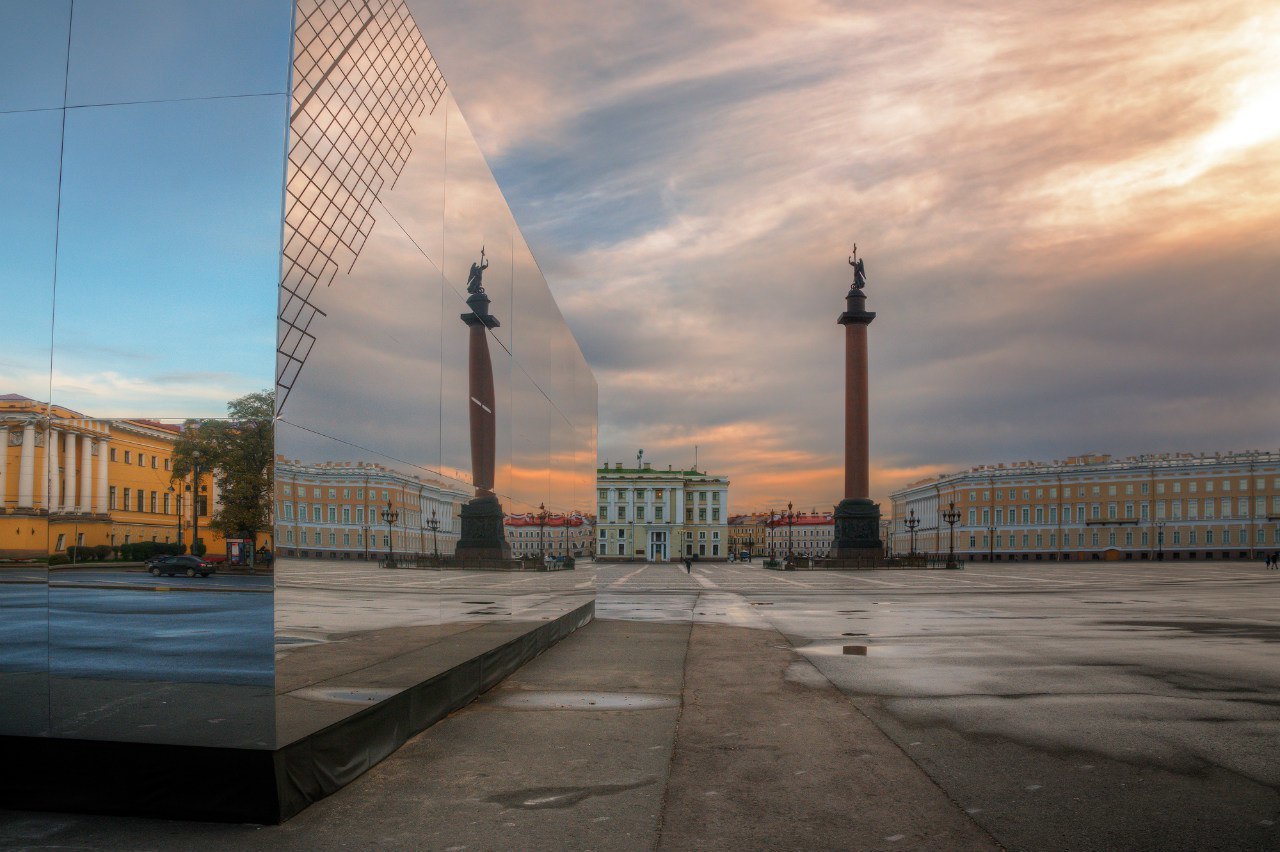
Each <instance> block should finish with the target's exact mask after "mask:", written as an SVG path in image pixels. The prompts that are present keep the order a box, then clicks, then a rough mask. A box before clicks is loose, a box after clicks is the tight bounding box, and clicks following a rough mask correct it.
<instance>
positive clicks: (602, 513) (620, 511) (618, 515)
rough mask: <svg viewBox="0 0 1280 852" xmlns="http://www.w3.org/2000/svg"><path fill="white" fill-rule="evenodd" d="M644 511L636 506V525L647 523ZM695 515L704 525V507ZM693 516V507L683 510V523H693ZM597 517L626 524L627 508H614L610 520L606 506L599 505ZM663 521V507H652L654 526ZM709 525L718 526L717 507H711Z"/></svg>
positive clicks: (642, 507) (705, 520) (718, 511)
mask: <svg viewBox="0 0 1280 852" xmlns="http://www.w3.org/2000/svg"><path fill="white" fill-rule="evenodd" d="M645 509H646V507H645V506H636V521H637V523H643V522H647V521H648V517H647V513H646V511H645ZM697 515H698V521H699V522H700V523H704V524H705V523H706V522H707V510H706V508H705V507H699V508H698V510H697ZM693 516H694V509H693V507H692V506H689V507H686V508H685V510H684V519H685V523H693V522H694V521H693ZM599 517H600V520H602V521H609V520H613V521H616V522H618V523H626V522H627V507H626V506H617V507H615V511H614V513H613V517H612V518H610V517H609V507H608V506H606V505H601V506H600V510H599ZM665 520H666V519H665V515H664V513H663V507H662V506H654V507H653V522H654V523H655V524H661V523H664V522H665ZM711 523H713V524H718V523H720V509H719V508H718V507H712V509H711Z"/></svg>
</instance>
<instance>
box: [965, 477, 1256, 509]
mask: <svg viewBox="0 0 1280 852" xmlns="http://www.w3.org/2000/svg"><path fill="white" fill-rule="evenodd" d="M1233 481H1234V482H1235V483H1236V485H1237V490H1239V491H1248V490H1249V480H1248V478H1244V479H1236V480H1231V479H1222V480H1213V479H1205V480H1198V479H1190V480H1188V481H1187V493H1188V494H1195V493H1196V490H1197V489H1198V488H1199V487H1200V486H1201V485H1203V486H1204V493H1206V494H1212V493H1213V490H1214V487H1215V482H1216V483H1217V487H1218V488H1219V490H1221V491H1230V490H1231V483H1232V482H1233ZM1135 485H1136V486H1137V489H1138V493H1139V494H1149V493H1150V489H1151V483H1150V482H1138V483H1133V482H1126V483H1125V484H1124V493H1125V495H1132V494H1133V493H1134V486H1135ZM1155 486H1156V493H1157V494H1164V493H1165V486H1166V483H1165V482H1164V481H1163V480H1162V481H1159V482H1156V484H1155ZM1168 486H1169V491H1170V492H1171V493H1173V494H1181V493H1182V481H1181V480H1174V481H1172V482H1170V483H1168ZM1073 487H1074V490H1075V494H1074V495H1073V494H1072V489H1073ZM1266 487H1267V480H1266V479H1265V478H1264V477H1256V478H1255V479H1254V488H1255V489H1256V490H1258V491H1262V490H1264V489H1266ZM1272 487H1273V488H1275V489H1280V476H1278V477H1275V478H1274V479H1273V480H1272ZM1086 488H1087V489H1088V494H1086V493H1085V489H1086ZM1102 488H1103V486H1101V485H1090V486H1084V485H1080V486H1064V487H1063V489H1062V496H1063V497H1064V498H1067V497H1072V496H1075V497H1089V496H1092V497H1101V496H1102ZM1118 488H1120V486H1119V485H1108V486H1106V489H1107V496H1108V497H1116V496H1119V495H1118V492H1117V489H1118ZM1031 491H1032V489H1030V488H1023V489H1022V499H1023V500H1030V499H1031ZM1046 492H1047V493H1048V496H1049V499H1056V498H1057V496H1058V489H1057V488H1048V489H1045V488H1036V489H1035V494H1036V498H1037V499H1043V498H1044V497H1045V494H1046ZM1008 495H1009V496H1008V499H1010V500H1017V499H1018V489H1016V488H1010V489H1008ZM982 499H983V500H990V499H991V491H990V490H985V491H983V492H982ZM996 499H997V500H1004V499H1005V489H1003V488H997V489H996ZM977 500H978V491H977V490H973V491H970V492H969V502H971V503H972V502H976V501H977Z"/></svg>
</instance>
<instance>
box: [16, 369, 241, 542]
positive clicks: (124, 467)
mask: <svg viewBox="0 0 1280 852" xmlns="http://www.w3.org/2000/svg"><path fill="white" fill-rule="evenodd" d="M180 434H181V428H180V427H179V426H176V425H174V424H168V423H159V422H157V421H154V420H110V419H97V418H92V417H86V416H85V415H83V414H81V413H79V412H77V411H72V410H70V409H68V408H65V407H62V406H58V405H48V404H46V403H44V402H38V401H36V400H33V399H29V398H27V397H25V396H22V395H21V394H5V395H3V396H0V516H3V517H5V518H10V519H15V520H16V519H19V518H20V519H21V520H20V521H19V522H18V523H16V524H0V558H8V559H26V558H42V557H44V556H46V555H60V554H65V553H66V551H67V548H68V547H71V546H79V547H93V546H97V545H107V546H116V547H118V546H120V545H123V544H130V543H134V542H140V541H157V542H178V541H182V542H183V543H184V544H185V545H187V546H188V547H190V546H191V545H192V544H193V539H192V529H193V527H194V528H195V529H196V531H197V534H198V536H199V540H200V542H201V543H202V544H203V545H204V546H205V548H206V550H207V552H208V553H209V554H211V555H213V554H219V553H221V552H223V550H224V548H225V544H224V540H223V537H222V536H221V534H219V533H217V532H215V531H214V530H212V529H210V528H209V526H208V523H209V521H210V520H211V515H212V513H214V512H216V511H217V508H218V493H217V486H216V484H215V482H214V480H213V476H211V475H210V474H204V475H202V476H201V477H200V481H199V484H198V487H197V489H196V494H197V498H196V500H194V501H193V500H192V499H191V495H192V481H191V477H187V478H186V479H184V480H180V481H179V480H175V479H174V478H173V475H172V469H173V448H174V442H175V441H176V440H177V439H178V436H179V435H180Z"/></svg>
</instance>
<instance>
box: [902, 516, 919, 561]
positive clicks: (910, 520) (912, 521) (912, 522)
mask: <svg viewBox="0 0 1280 852" xmlns="http://www.w3.org/2000/svg"><path fill="white" fill-rule="evenodd" d="M905 523H906V525H907V529H908V530H910V532H911V555H912V556H915V555H916V527H918V526H920V519H919V518H917V517H916V510H915V509H912V510H911V511H910V512H908V513H907V520H906V521H905Z"/></svg>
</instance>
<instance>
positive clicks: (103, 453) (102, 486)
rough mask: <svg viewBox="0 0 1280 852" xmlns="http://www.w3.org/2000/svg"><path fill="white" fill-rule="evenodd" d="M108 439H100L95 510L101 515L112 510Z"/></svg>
mask: <svg viewBox="0 0 1280 852" xmlns="http://www.w3.org/2000/svg"><path fill="white" fill-rule="evenodd" d="M108 455H109V453H108V452H107V439H106V438H99V439H98V495H97V496H98V502H97V504H96V506H95V507H94V511H95V512H97V513H98V514H99V515H105V514H107V512H109V511H110V506H109V505H108V503H107V456H108Z"/></svg>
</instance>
